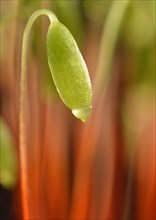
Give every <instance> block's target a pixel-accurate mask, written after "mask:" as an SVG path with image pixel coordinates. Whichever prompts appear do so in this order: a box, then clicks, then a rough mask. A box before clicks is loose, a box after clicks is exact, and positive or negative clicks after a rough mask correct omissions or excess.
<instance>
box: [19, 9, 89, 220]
mask: <svg viewBox="0 0 156 220" xmlns="http://www.w3.org/2000/svg"><path fill="white" fill-rule="evenodd" d="M41 15H46V16H48V17H49V20H50V26H49V29H48V33H47V39H46V46H47V57H48V64H49V67H50V70H51V75H52V78H53V81H54V84H55V86H56V89H57V91H58V93H59V96H60V98H61V99H62V101H63V103H64V104H65V105H66V106H67V107H68V108H69V109H71V110H72V113H73V115H74V116H76V117H77V118H79V119H80V120H82V121H83V122H85V121H86V120H87V118H88V117H89V115H90V113H91V102H92V86H91V81H90V78H89V74H88V70H87V67H86V64H85V62H84V59H83V57H82V55H81V53H80V51H79V49H78V46H77V44H76V42H75V40H74V38H73V36H72V35H71V33H70V32H69V30H68V29H67V28H66V27H65V26H64V25H63V24H61V23H60V22H59V21H58V19H57V17H56V16H55V15H54V14H53V13H52V12H51V11H49V10H47V9H41V10H38V11H36V12H34V13H33V14H32V16H31V17H30V18H29V20H28V23H27V25H26V27H25V30H24V35H23V42H22V59H21V78H20V103H19V146H20V169H21V170H20V174H21V195H22V207H23V217H24V219H30V218H31V216H30V213H31V212H30V207H29V201H28V199H29V198H28V191H27V158H26V154H27V151H26V123H25V122H26V87H27V86H26V85H27V83H26V81H27V80H26V78H27V77H26V73H27V56H28V43H29V36H30V31H31V28H32V25H33V23H34V22H35V20H36V19H37V18H38V17H39V16H41Z"/></svg>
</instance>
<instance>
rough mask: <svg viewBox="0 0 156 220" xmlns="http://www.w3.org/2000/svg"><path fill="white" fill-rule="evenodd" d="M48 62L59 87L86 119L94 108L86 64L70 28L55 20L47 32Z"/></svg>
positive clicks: (67, 99)
mask: <svg viewBox="0 0 156 220" xmlns="http://www.w3.org/2000/svg"><path fill="white" fill-rule="evenodd" d="M47 52H48V63H49V67H50V70H51V73H52V77H53V80H54V83H55V86H56V89H57V91H58V93H59V95H60V97H61V99H62V101H63V102H64V103H65V105H66V106H67V107H68V108H70V109H71V110H72V113H73V114H74V115H75V116H76V117H77V118H79V119H81V120H82V121H86V119H87V118H88V116H89V115H90V112H91V102H92V88H91V82H90V78H89V74H88V70H87V67H86V64H85V62H84V60H83V57H82V55H81V53H80V51H79V49H78V47H77V44H76V42H75V40H74V38H73V36H72V35H71V33H70V32H69V30H68V29H67V28H66V27H65V26H64V25H63V24H61V23H60V22H57V21H56V22H53V23H52V24H51V25H50V27H49V29H48V34H47Z"/></svg>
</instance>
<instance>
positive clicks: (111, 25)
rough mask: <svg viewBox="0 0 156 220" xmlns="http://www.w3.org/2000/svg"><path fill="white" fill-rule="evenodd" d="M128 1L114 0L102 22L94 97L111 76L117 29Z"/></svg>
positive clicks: (105, 86) (117, 34)
mask: <svg viewBox="0 0 156 220" xmlns="http://www.w3.org/2000/svg"><path fill="white" fill-rule="evenodd" d="M129 3H130V0H124V1H116V0H114V2H113V3H112V6H111V9H110V12H109V15H108V18H107V20H106V23H105V24H104V28H103V32H102V37H101V42H100V51H99V59H98V64H97V70H96V79H95V82H94V88H95V89H94V98H95V99H96V97H98V96H99V93H100V92H101V88H102V91H104V92H105V91H106V89H107V86H108V83H109V79H110V76H111V64H112V62H113V58H114V51H115V48H116V43H117V39H118V36H119V31H120V28H121V24H122V22H123V18H124V16H125V13H126V10H127V7H128V5H129Z"/></svg>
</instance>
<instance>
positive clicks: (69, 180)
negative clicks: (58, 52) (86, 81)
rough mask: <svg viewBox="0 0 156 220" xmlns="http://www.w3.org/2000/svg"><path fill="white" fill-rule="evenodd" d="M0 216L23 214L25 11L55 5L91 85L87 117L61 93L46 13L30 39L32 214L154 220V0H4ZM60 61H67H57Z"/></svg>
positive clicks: (74, 219) (7, 219)
mask: <svg viewBox="0 0 156 220" xmlns="http://www.w3.org/2000/svg"><path fill="white" fill-rule="evenodd" d="M0 4H1V7H0V10H1V16H0V19H1V20H0V34H1V39H0V40H1V45H0V66H1V73H0V99H1V108H0V137H1V145H0V209H1V211H0V215H1V219H3V220H12V219H15V220H17V219H19V220H21V219H22V207H21V194H20V187H19V185H20V184H19V183H20V169H19V144H18V139H19V137H18V135H19V126H18V117H19V116H18V112H19V111H18V108H19V105H18V102H19V78H20V62H21V45H22V35H23V31H24V27H25V25H26V22H27V20H28V18H29V16H30V15H31V14H32V13H33V12H34V11H36V10H37V9H40V8H48V9H50V10H52V11H53V12H54V13H55V14H56V15H57V17H58V19H59V20H60V21H61V22H62V23H63V24H65V25H66V26H67V27H68V29H69V30H70V31H71V33H72V34H73V36H74V37H75V39H76V41H77V43H78V46H79V48H80V50H81V52H82V54H83V56H84V59H85V61H86V64H87V66H88V69H89V73H90V77H91V80H92V85H93V109H92V114H91V116H90V118H89V119H88V120H87V122H86V123H85V124H84V123H82V122H80V121H79V120H78V119H76V118H74V117H73V115H72V114H71V112H70V110H69V109H67V108H66V107H65V106H64V104H63V103H62V102H61V100H60V98H59V97H58V94H57V93H56V90H55V87H54V84H53V81H52V78H51V75H50V71H49V68H48V64H47V55H46V43H45V42H46V34H47V29H48V25H49V21H48V19H47V18H46V17H45V16H42V17H40V18H39V19H38V20H37V21H36V22H35V24H34V26H33V30H32V33H31V39H30V44H29V57H28V91H27V163H28V186H27V187H28V189H29V208H30V212H31V219H32V220H41V219H42V220H43V219H44V220H57V219H61V220H69V219H70V220H143V219H144V220H145V219H146V220H154V219H156V212H155V207H156V182H155V174H156V170H155V153H156V152H155V123H156V118H155V113H156V112H155V110H156V109H155V59H156V56H155V51H156V43H155V40H156V39H155V33H156V22H155V19H156V18H155V17H156V15H155V13H156V12H155V10H156V5H155V1H154V0H73V1H71V0H66V1H65V0H58V1H56V0H49V1H46V0H38V1H33V0H25V1H21V0H12V1H9V0H1V3H0ZM60 65H61V64H60Z"/></svg>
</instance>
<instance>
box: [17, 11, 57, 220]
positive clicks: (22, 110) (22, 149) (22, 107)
mask: <svg viewBox="0 0 156 220" xmlns="http://www.w3.org/2000/svg"><path fill="white" fill-rule="evenodd" d="M41 15H46V16H48V18H49V20H50V22H51V23H52V22H53V21H57V18H56V16H55V15H54V14H53V13H52V12H51V11H49V10H46V9H41V10H38V11H36V12H35V13H33V14H32V16H31V17H30V18H29V20H28V22H27V25H26V28H25V30H24V35H23V42H22V59H21V77H20V103H19V153H20V175H21V177H20V178H21V179H20V181H21V197H22V208H23V218H24V219H31V218H30V210H29V201H28V190H27V189H28V186H27V184H28V172H27V151H26V123H25V122H26V87H27V86H26V81H27V79H26V74H27V56H28V43H29V35H30V31H31V28H32V25H33V23H34V22H35V20H36V19H37V18H38V17H39V16H41Z"/></svg>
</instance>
